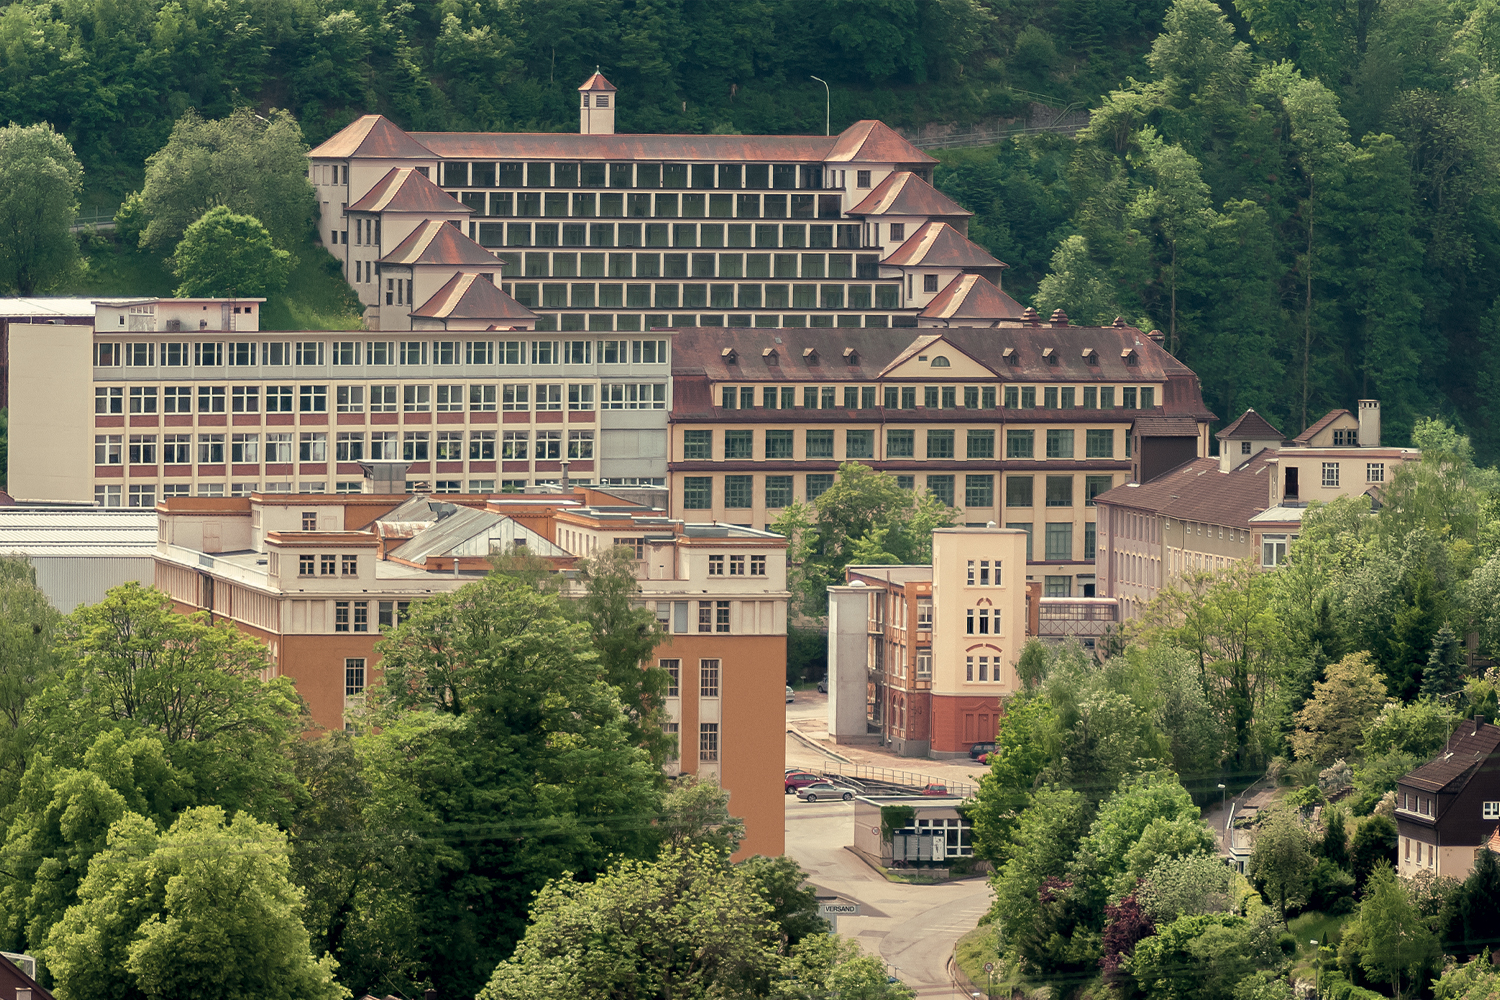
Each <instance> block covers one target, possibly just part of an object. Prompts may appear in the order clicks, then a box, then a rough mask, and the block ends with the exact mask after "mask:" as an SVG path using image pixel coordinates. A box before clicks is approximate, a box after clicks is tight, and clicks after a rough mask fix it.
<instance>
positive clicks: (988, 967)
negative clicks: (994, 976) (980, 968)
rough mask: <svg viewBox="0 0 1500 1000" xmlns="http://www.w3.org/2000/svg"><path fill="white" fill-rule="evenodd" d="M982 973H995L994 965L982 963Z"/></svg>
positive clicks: (992, 963)
mask: <svg viewBox="0 0 1500 1000" xmlns="http://www.w3.org/2000/svg"><path fill="white" fill-rule="evenodd" d="M984 971H985V972H994V971H995V963H994V962H985V963H984Z"/></svg>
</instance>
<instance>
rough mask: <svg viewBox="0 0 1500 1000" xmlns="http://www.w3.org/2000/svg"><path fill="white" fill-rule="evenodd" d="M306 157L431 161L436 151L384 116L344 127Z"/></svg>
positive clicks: (358, 121) (365, 117)
mask: <svg viewBox="0 0 1500 1000" xmlns="http://www.w3.org/2000/svg"><path fill="white" fill-rule="evenodd" d="M307 155H308V156H311V157H315V158H316V157H321V158H330V159H336V160H342V159H346V158H348V157H351V156H358V157H362V158H366V159H370V158H384V159H396V160H430V159H432V157H433V152H432V150H430V149H428V148H427V147H426V146H424V145H422V144H421V143H420V142H418V141H417V140H415V139H413V138H412V137H411V135H410V134H408V133H406V132H403V131H402V130H401V129H399V128H397V127H396V126H395V125H394V124H392V122H391V120H390V119H389V118H387V117H386V116H385V115H365V116H364V117H362V118H359V119H357V120H356V121H354V122H353V123H352V124H349V125H346V126H344V128H343V129H341V130H339V131H338V132H336V133H334V134H333V135H332V136H330V137H329V138H328V139H327V140H326V141H324V142H322V143H320V144H319V145H318V148H317V149H314V150H313V151H312V152H311V153H308V154H307Z"/></svg>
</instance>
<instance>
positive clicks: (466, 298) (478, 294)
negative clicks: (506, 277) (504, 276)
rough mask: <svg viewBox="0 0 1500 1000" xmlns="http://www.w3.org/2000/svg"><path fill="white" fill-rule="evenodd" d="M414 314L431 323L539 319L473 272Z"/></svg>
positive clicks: (452, 281) (450, 283)
mask: <svg viewBox="0 0 1500 1000" xmlns="http://www.w3.org/2000/svg"><path fill="white" fill-rule="evenodd" d="M411 314H412V315H413V316H426V317H429V318H431V319H488V320H528V319H536V313H534V312H532V311H531V310H530V309H527V308H526V307H525V306H523V305H521V303H519V302H517V301H516V300H515V299H513V298H511V297H510V296H509V295H506V294H505V293H504V292H502V291H501V290H500V289H499V288H498V287H497V286H496V285H495V283H494V282H493V281H491V280H489V279H488V278H485V277H483V276H482V275H479V274H477V273H474V272H471V271H466V272H461V273H459V274H455V275H454V276H453V277H452V278H451V279H449V281H448V283H447V284H446V285H444V286H443V287H442V288H439V289H438V290H437V292H436V293H435V294H434V295H433V296H432V298H430V299H428V300H427V301H426V302H424V303H422V305H421V306H419V307H418V308H416V309H413V310H412V313H411Z"/></svg>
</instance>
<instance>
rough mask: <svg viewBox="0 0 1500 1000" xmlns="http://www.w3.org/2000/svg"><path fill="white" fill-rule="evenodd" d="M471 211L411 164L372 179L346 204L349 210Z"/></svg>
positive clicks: (439, 213) (467, 212)
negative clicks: (372, 182) (356, 198)
mask: <svg viewBox="0 0 1500 1000" xmlns="http://www.w3.org/2000/svg"><path fill="white" fill-rule="evenodd" d="M472 211H474V210H473V209H472V208H470V207H469V206H468V205H465V204H464V203H463V202H461V201H459V200H458V199H457V198H455V197H453V196H452V195H451V194H449V193H448V192H447V191H444V190H443V189H442V188H440V187H438V186H437V185H436V184H434V183H432V181H430V180H428V179H427V178H426V177H423V176H422V174H421V173H419V172H418V171H417V169H416V168H415V167H393V168H392V169H391V171H390V172H389V173H387V174H386V175H385V176H384V177H382V178H380V180H378V181H376V182H375V186H374V187H372V188H370V190H369V191H367V192H365V196H364V197H363V198H361V199H359V201H356V202H355V203H354V204H352V205H350V206H349V207H348V208H346V209H344V212H345V213H346V214H347V213H349V212H413V213H418V214H421V215H447V214H450V213H451V214H455V215H457V214H460V213H462V214H464V215H467V214H469V213H470V212H472Z"/></svg>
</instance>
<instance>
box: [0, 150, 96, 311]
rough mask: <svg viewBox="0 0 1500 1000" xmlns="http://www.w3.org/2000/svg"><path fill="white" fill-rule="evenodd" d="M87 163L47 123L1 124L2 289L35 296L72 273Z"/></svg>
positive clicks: (0, 209) (74, 266)
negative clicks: (73, 230)
mask: <svg viewBox="0 0 1500 1000" xmlns="http://www.w3.org/2000/svg"><path fill="white" fill-rule="evenodd" d="M82 188H83V166H82V164H80V163H79V162H78V157H77V156H75V155H73V147H72V146H71V145H70V144H69V143H68V140H67V139H66V138H64V137H63V136H61V135H59V134H58V133H56V132H54V131H53V130H52V126H51V125H48V124H45V123H43V124H40V125H24V126H23V125H15V124H12V125H9V126H6V127H4V128H0V288H4V289H5V290H7V291H10V292H13V293H15V294H18V295H35V294H36V293H37V292H41V291H46V290H48V289H50V288H53V287H55V286H56V285H58V284H60V283H62V282H63V281H66V280H67V279H68V278H70V277H72V275H73V272H74V270H75V269H76V268H77V266H78V241H77V240H76V239H75V238H74V237H73V234H72V233H71V232H70V231H69V227H71V226H72V225H73V220H74V219H75V218H76V217H77V215H78V194H79V192H80V191H81V190H82Z"/></svg>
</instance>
